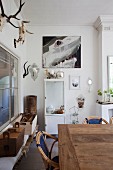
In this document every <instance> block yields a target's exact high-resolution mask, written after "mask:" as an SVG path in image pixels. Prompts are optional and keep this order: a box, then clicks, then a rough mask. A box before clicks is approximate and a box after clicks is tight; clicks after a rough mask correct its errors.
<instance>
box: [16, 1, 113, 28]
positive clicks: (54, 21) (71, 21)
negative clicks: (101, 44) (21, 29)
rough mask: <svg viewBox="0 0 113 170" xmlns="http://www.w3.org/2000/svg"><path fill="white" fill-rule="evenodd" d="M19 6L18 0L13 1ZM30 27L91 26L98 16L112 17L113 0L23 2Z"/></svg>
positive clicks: (24, 14)
mask: <svg viewBox="0 0 113 170" xmlns="http://www.w3.org/2000/svg"><path fill="white" fill-rule="evenodd" d="M14 1H15V2H16V4H17V5H19V0H14ZM23 2H25V5H24V6H23V9H22V12H21V13H22V15H23V17H24V20H29V21H30V25H42V26H43V25H47V26H49V25H50V26H52V25H54V26H56V25H93V23H94V22H95V21H96V19H97V18H98V16H100V15H113V0H24V1H23Z"/></svg>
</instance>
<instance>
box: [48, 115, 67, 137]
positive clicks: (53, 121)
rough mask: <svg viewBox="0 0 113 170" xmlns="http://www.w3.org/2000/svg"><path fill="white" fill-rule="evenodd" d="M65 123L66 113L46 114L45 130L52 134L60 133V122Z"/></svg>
mask: <svg viewBox="0 0 113 170" xmlns="http://www.w3.org/2000/svg"><path fill="white" fill-rule="evenodd" d="M64 123H65V116H64V115H50V116H47V115H46V116H45V130H46V132H48V133H50V134H58V124H64Z"/></svg>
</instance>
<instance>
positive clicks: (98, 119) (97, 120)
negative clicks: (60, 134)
mask: <svg viewBox="0 0 113 170" xmlns="http://www.w3.org/2000/svg"><path fill="white" fill-rule="evenodd" d="M102 123H104V124H108V122H107V121H106V120H105V119H103V118H101V117H98V116H90V117H88V118H85V120H84V121H83V124H102Z"/></svg>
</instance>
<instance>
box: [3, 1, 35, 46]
mask: <svg viewBox="0 0 113 170" xmlns="http://www.w3.org/2000/svg"><path fill="white" fill-rule="evenodd" d="M24 4H25V2H24V3H22V0H20V6H19V9H18V10H17V12H16V13H15V14H14V15H9V16H7V15H6V14H5V12H4V8H3V4H2V0H0V8H1V14H0V31H2V29H3V26H4V23H5V21H6V22H8V23H10V24H11V25H12V26H13V27H15V28H18V29H19V38H18V39H17V40H16V39H14V47H15V48H16V43H18V42H20V43H22V44H23V43H24V41H25V33H26V32H27V33H29V34H33V33H31V32H29V31H28V30H26V28H25V25H24V23H29V22H30V21H22V22H21V26H16V25H14V24H13V23H12V22H11V19H12V18H13V19H16V20H20V19H19V18H17V15H18V14H19V13H20V12H21V9H22V7H23V5H24Z"/></svg>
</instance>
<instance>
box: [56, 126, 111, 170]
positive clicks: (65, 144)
mask: <svg viewBox="0 0 113 170" xmlns="http://www.w3.org/2000/svg"><path fill="white" fill-rule="evenodd" d="M58 140H59V141H58V148H59V166H60V170H113V125H110V124H59V125H58Z"/></svg>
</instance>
